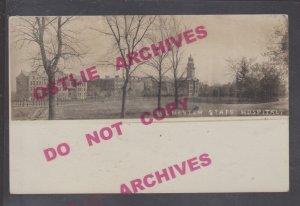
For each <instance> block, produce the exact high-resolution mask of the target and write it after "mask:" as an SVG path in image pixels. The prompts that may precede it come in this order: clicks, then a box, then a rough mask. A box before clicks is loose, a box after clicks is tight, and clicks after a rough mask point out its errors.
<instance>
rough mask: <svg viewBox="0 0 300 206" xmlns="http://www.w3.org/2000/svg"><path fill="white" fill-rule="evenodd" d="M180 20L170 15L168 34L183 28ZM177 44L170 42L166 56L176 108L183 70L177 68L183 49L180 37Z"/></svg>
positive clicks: (176, 32) (176, 33)
mask: <svg viewBox="0 0 300 206" xmlns="http://www.w3.org/2000/svg"><path fill="white" fill-rule="evenodd" d="M182 25H183V24H182V22H181V21H180V19H177V18H176V17H174V16H172V17H170V20H169V22H168V27H169V32H170V34H169V36H174V35H178V34H179V33H180V32H182V31H183V30H184V28H183V26H182ZM177 41H178V42H177V45H174V44H172V45H171V49H170V55H169V56H168V59H169V62H170V65H171V73H172V77H173V84H174V102H175V104H176V108H177V107H178V98H179V87H180V79H181V78H182V77H183V75H184V71H181V70H180V69H179V65H180V63H181V61H182V59H183V54H184V52H183V50H182V49H181V45H182V38H179V37H178V39H177Z"/></svg>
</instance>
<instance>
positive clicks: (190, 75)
mask: <svg viewBox="0 0 300 206" xmlns="http://www.w3.org/2000/svg"><path fill="white" fill-rule="evenodd" d="M186 70H187V75H186V78H187V79H195V66H194V59H193V57H192V55H190V57H189V59H188V63H187V66H186Z"/></svg>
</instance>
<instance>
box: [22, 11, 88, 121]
mask: <svg viewBox="0 0 300 206" xmlns="http://www.w3.org/2000/svg"><path fill="white" fill-rule="evenodd" d="M72 19H73V17H60V16H59V17H24V18H22V20H23V21H22V22H21V23H20V24H19V25H18V26H17V31H16V32H17V33H18V35H19V39H18V41H17V42H21V47H22V46H23V45H24V44H25V43H28V44H35V45H36V46H37V50H38V53H37V54H35V55H34V56H33V57H32V61H33V67H34V68H33V69H35V70H38V69H42V70H43V71H44V72H45V73H46V74H47V77H48V85H50V86H48V94H49V95H48V96H49V97H48V100H49V111H48V119H49V120H52V119H55V110H56V109H55V106H56V96H55V95H51V94H54V92H55V91H54V89H55V88H54V87H53V83H54V82H55V74H56V73H57V72H58V71H60V70H61V69H63V68H64V66H65V62H66V61H67V60H68V59H70V58H73V57H76V58H79V59H80V58H81V57H82V55H83V53H80V52H79V49H80V48H81V46H80V43H79V41H78V39H76V38H75V32H73V31H71V30H68V29H65V28H66V25H67V24H68V23H69V22H70V21H71V20H72ZM59 68H60V69H59ZM51 85H52V86H51Z"/></svg>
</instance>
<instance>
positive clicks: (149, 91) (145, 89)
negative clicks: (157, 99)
mask: <svg viewBox="0 0 300 206" xmlns="http://www.w3.org/2000/svg"><path fill="white" fill-rule="evenodd" d="M124 81H125V80H124V79H123V78H120V77H119V76H115V77H114V78H112V77H109V76H105V78H103V79H97V80H94V81H89V82H87V98H94V97H108V96H116V97H117V96H118V97H120V96H122V88H123V85H124ZM178 85H179V90H178V93H179V95H180V96H189V97H191V96H198V95H199V91H200V82H199V80H198V79H197V78H196V76H195V66H194V60H193V58H192V56H190V57H189V58H188V63H187V66H186V77H183V78H180V79H179V80H178ZM157 94H158V83H157V81H156V80H155V79H153V78H151V77H134V76H132V77H130V78H129V80H128V85H127V95H128V96H157ZM172 95H174V82H173V80H172V79H170V78H168V77H167V76H163V77H162V82H161V96H172Z"/></svg>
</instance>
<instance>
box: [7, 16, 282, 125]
mask: <svg viewBox="0 0 300 206" xmlns="http://www.w3.org/2000/svg"><path fill="white" fill-rule="evenodd" d="M9 44H10V82H11V119H12V120H47V119H48V120H55V119H57V120H60V119H61V120H63V119H117V118H139V116H140V114H141V113H143V112H145V111H153V110H154V109H156V108H161V110H159V111H160V113H161V112H163V111H164V110H165V108H166V105H167V104H168V103H173V105H175V107H172V108H171V110H172V111H169V110H165V111H166V114H159V115H165V116H168V117H209V116H222V117H226V116H275V115H276V116H278V115H288V17H287V16H286V15H204V16H188V15H187V16H87V17H84V16H80V17H78V16H77V17H73V16H66V17H60V16H54V17H13V18H11V19H10V43H9ZM89 77H91V78H89ZM183 98H187V99H188V100H187V108H182V107H181V106H180V104H178V100H180V99H183ZM173 105H172V106H173Z"/></svg>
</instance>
